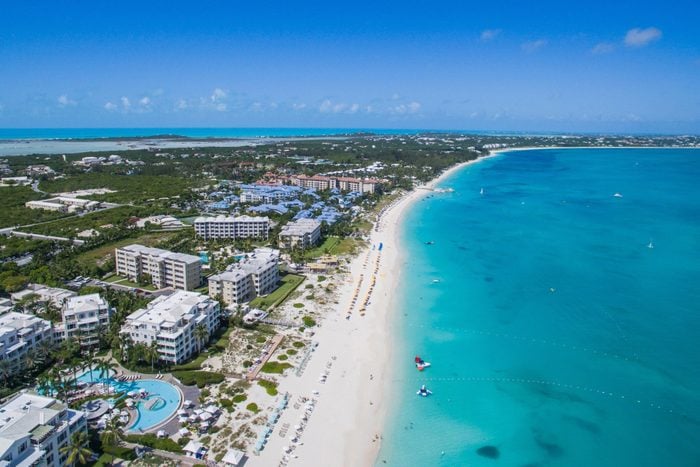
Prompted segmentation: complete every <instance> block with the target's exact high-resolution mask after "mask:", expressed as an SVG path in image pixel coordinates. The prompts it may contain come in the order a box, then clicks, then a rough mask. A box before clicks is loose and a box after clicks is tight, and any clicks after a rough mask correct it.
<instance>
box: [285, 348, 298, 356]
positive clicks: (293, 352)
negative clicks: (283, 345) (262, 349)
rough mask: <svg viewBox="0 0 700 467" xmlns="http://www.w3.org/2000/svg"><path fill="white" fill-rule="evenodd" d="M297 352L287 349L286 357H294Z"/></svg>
mask: <svg viewBox="0 0 700 467" xmlns="http://www.w3.org/2000/svg"><path fill="white" fill-rule="evenodd" d="M296 354H297V351H296V350H294V349H287V355H296Z"/></svg>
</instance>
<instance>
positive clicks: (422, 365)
mask: <svg viewBox="0 0 700 467" xmlns="http://www.w3.org/2000/svg"><path fill="white" fill-rule="evenodd" d="M429 366H430V362H421V363H416V368H418V371H423V370H425V369H426V368H428V367H429Z"/></svg>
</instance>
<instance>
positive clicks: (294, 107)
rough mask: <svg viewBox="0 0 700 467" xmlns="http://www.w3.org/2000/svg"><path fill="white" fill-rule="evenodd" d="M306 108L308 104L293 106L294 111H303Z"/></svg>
mask: <svg viewBox="0 0 700 467" xmlns="http://www.w3.org/2000/svg"><path fill="white" fill-rule="evenodd" d="M305 108H306V104H304V103H303V102H300V103H298V104H292V109H294V110H302V109H305Z"/></svg>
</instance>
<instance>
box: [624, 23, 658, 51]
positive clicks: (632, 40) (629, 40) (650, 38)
mask: <svg viewBox="0 0 700 467" xmlns="http://www.w3.org/2000/svg"><path fill="white" fill-rule="evenodd" d="M662 35H663V33H662V32H661V30H660V29H657V28H655V27H649V28H644V29H642V28H634V29H630V30H629V31H627V34H625V45H626V46H627V47H644V46H645V45H647V44H649V43H651V42H654V41H657V40H659V39H661V36H662Z"/></svg>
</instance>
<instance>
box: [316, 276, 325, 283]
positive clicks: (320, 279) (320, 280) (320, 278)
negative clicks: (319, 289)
mask: <svg viewBox="0 0 700 467" xmlns="http://www.w3.org/2000/svg"><path fill="white" fill-rule="evenodd" d="M325 280H326V276H318V281H319V282H323V281H325Z"/></svg>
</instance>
